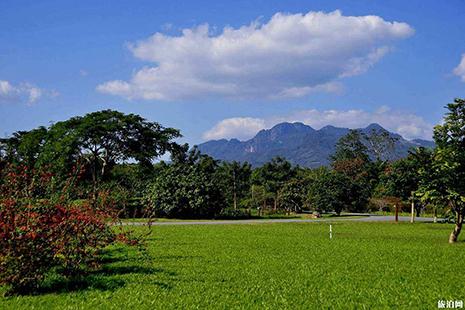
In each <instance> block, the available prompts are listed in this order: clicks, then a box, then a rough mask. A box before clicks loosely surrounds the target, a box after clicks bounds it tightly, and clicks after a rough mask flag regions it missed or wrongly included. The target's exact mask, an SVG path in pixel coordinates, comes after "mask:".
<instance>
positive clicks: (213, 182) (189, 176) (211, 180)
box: [147, 148, 226, 218]
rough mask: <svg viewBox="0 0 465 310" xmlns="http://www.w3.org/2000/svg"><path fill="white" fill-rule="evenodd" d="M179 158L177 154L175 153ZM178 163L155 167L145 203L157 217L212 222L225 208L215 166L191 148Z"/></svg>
mask: <svg viewBox="0 0 465 310" xmlns="http://www.w3.org/2000/svg"><path fill="white" fill-rule="evenodd" d="M178 155H179V153H178ZM177 158H178V159H180V160H179V161H174V162H173V163H171V164H164V165H163V167H159V168H160V169H159V171H158V175H157V177H156V178H155V180H153V184H152V185H151V186H150V189H149V191H148V195H147V201H148V202H149V205H150V206H151V207H152V208H153V210H154V211H155V213H156V214H157V215H159V216H166V217H177V218H212V217H214V216H215V215H217V214H219V213H220V211H221V210H222V209H223V208H224V207H225V205H226V200H225V197H224V193H223V191H222V189H221V187H220V184H219V180H218V174H217V169H218V162H217V161H216V160H214V159H213V158H211V157H210V156H207V155H201V154H200V152H199V151H198V150H197V149H196V148H194V149H192V150H191V151H190V152H188V153H187V154H186V156H178V157H177Z"/></svg>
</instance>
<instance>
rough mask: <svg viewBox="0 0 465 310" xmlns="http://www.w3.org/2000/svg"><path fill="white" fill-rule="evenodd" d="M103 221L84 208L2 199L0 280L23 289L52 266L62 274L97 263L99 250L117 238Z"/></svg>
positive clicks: (31, 286) (30, 287) (100, 215)
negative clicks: (57, 268)
mask: <svg viewBox="0 0 465 310" xmlns="http://www.w3.org/2000/svg"><path fill="white" fill-rule="evenodd" d="M106 219H107V214H105V213H104V212H100V211H97V210H95V209H94V208H91V207H88V206H61V205H49V204H47V203H46V202H44V203H42V204H36V205H27V206H21V205H20V204H17V203H16V202H15V201H14V200H7V201H4V202H2V203H1V204H0V248H1V249H2V251H1V253H0V283H2V284H7V285H9V286H10V288H11V290H10V292H16V293H23V292H27V291H30V290H33V289H35V288H37V286H38V285H39V284H40V281H41V280H42V279H43V278H44V275H45V274H46V273H47V272H48V271H49V270H51V269H52V268H54V267H59V269H60V271H61V272H62V273H63V274H64V275H67V276H69V275H75V274H77V273H80V272H82V271H85V269H86V268H94V267H97V266H98V261H97V258H98V252H99V250H100V249H102V248H103V247H105V246H107V245H108V244H110V243H111V242H113V241H114V240H116V238H117V235H116V234H114V233H113V232H112V230H111V227H110V226H109V225H107V223H106Z"/></svg>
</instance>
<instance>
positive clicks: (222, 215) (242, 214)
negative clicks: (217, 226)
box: [215, 209, 250, 220]
mask: <svg viewBox="0 0 465 310" xmlns="http://www.w3.org/2000/svg"><path fill="white" fill-rule="evenodd" d="M248 218H250V213H249V212H247V211H245V210H241V209H223V210H221V211H220V212H219V213H218V214H217V215H216V216H215V219H222V220H237V219H248Z"/></svg>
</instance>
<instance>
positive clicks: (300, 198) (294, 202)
mask: <svg viewBox="0 0 465 310" xmlns="http://www.w3.org/2000/svg"><path fill="white" fill-rule="evenodd" d="M307 191H308V188H307V184H306V182H305V181H304V180H302V179H297V178H294V179H292V180H290V181H288V182H286V183H285V184H284V186H283V188H282V189H281V191H280V195H279V196H280V204H281V206H282V207H284V208H285V209H286V210H287V212H290V211H291V210H293V211H294V212H297V211H300V210H301V209H302V207H303V206H304V204H305V202H306V200H307Z"/></svg>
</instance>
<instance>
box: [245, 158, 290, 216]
mask: <svg viewBox="0 0 465 310" xmlns="http://www.w3.org/2000/svg"><path fill="white" fill-rule="evenodd" d="M295 173H296V172H295V169H294V168H293V167H292V165H291V163H290V162H288V161H287V160H285V159H284V158H282V157H275V158H273V159H272V160H271V161H269V162H267V163H265V164H264V165H263V166H261V167H259V168H256V169H255V170H254V171H253V173H252V184H255V185H262V186H264V187H265V190H266V191H267V192H268V193H273V195H274V210H275V211H276V210H277V209H278V207H279V206H278V201H279V197H278V195H279V191H280V190H281V188H282V187H283V186H284V184H285V183H286V182H287V181H289V180H290V179H291V178H293V177H294V176H295Z"/></svg>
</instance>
